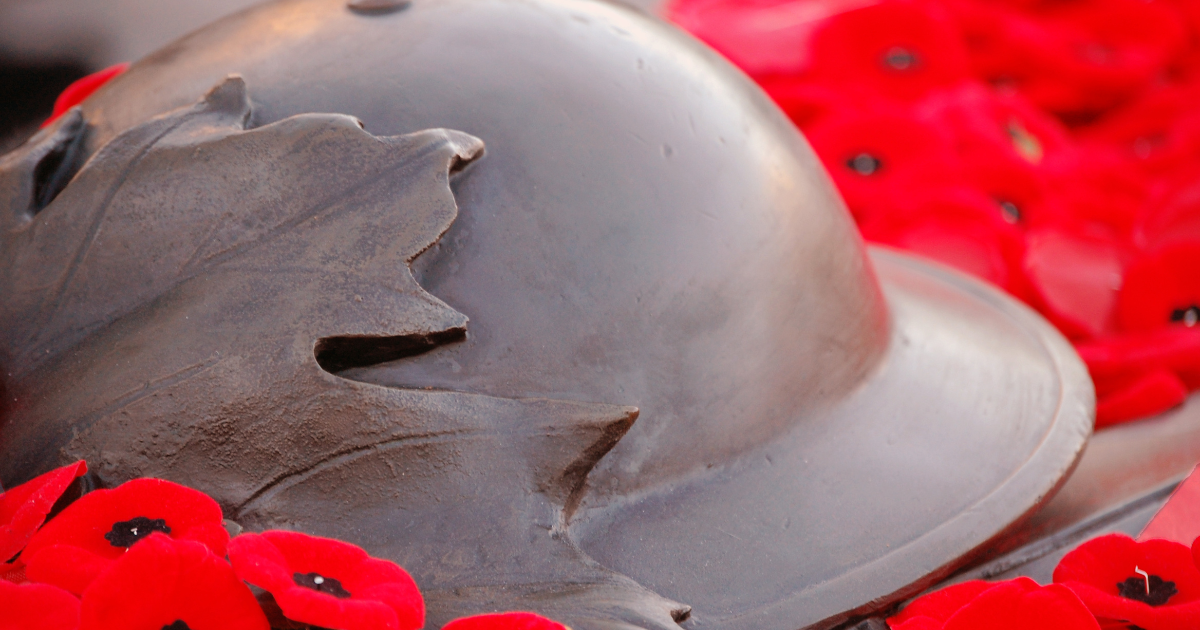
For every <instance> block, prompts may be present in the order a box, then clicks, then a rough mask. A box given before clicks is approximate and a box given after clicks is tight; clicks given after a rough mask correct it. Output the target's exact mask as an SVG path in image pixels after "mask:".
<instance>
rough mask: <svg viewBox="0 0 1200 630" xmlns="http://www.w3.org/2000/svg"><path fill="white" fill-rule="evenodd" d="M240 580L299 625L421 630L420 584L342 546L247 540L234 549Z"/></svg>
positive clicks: (276, 534)
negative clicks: (263, 592) (272, 599)
mask: <svg viewBox="0 0 1200 630" xmlns="http://www.w3.org/2000/svg"><path fill="white" fill-rule="evenodd" d="M229 559H230V561H231V562H232V563H233V568H234V570H235V571H237V574H238V577H239V578H241V579H243V580H245V581H247V582H249V583H251V584H254V585H255V586H259V587H261V588H264V589H266V590H267V591H270V593H271V595H273V596H274V597H275V601H276V602H277V603H278V604H279V607H280V609H282V610H283V614H284V615H286V616H287V617H288V618H289V619H292V620H293V621H298V622H300V623H307V624H312V625H317V626H323V627H331V628H332V627H336V628H342V629H343V630H383V629H387V630H416V629H417V628H420V627H421V626H423V625H424V624H425V603H424V601H423V600H422V599H421V593H420V591H418V590H417V584H416V582H414V581H413V579H412V577H410V576H409V575H408V573H407V572H405V571H404V569H402V568H400V567H399V566H398V565H396V564H395V563H393V562H388V561H387V560H380V559H378V558H372V557H370V556H368V555H367V552H366V551H363V550H362V549H361V548H359V547H355V546H354V545H351V544H348V543H344V542H342V541H340V540H331V539H329V538H319V537H316V536H308V535H305V534H299V533H295V532H284V531H267V532H263V533H262V534H242V535H241V536H238V537H237V538H234V539H233V540H232V541H230V543H229Z"/></svg>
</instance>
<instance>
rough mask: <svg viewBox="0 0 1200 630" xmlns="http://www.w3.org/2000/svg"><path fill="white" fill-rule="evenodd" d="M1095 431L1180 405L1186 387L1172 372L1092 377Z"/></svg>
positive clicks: (1186, 393)
mask: <svg viewBox="0 0 1200 630" xmlns="http://www.w3.org/2000/svg"><path fill="white" fill-rule="evenodd" d="M1092 380H1093V382H1094V383H1095V384H1096V428H1097V429H1103V428H1104V427H1107V426H1111V425H1114V424H1118V423H1121V422H1128V421H1130V420H1137V419H1139V418H1146V417H1149V416H1152V415H1156V414H1159V413H1162V412H1164V411H1168V410H1170V409H1173V408H1175V407H1177V406H1179V405H1182V404H1183V402H1184V400H1186V399H1187V395H1188V387H1187V385H1186V384H1185V383H1184V382H1183V380H1182V379H1181V378H1180V377H1179V375H1177V374H1176V373H1175V372H1172V371H1171V370H1168V369H1156V370H1150V371H1147V372H1135V373H1132V374H1131V375H1121V376H1117V377H1105V376H1099V375H1096V376H1093V377H1092Z"/></svg>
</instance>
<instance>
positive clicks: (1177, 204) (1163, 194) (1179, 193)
mask: <svg viewBox="0 0 1200 630" xmlns="http://www.w3.org/2000/svg"><path fill="white" fill-rule="evenodd" d="M1197 149H1200V145H1198V146H1197ZM1188 152H1189V153H1192V154H1200V151H1197V150H1192V149H1191V148H1189V149H1188ZM1133 237H1134V239H1135V242H1137V243H1138V244H1139V245H1141V246H1142V247H1145V248H1147V249H1157V248H1159V247H1162V246H1165V245H1168V244H1170V243H1172V242H1186V241H1192V242H1200V163H1198V162H1197V161H1196V160H1192V159H1189V160H1187V161H1185V162H1181V163H1179V164H1177V165H1175V166H1174V167H1173V168H1172V170H1171V172H1169V173H1166V174H1163V175H1162V176H1160V177H1158V178H1156V179H1155V181H1154V186H1153V189H1152V191H1151V194H1150V195H1148V199H1147V200H1146V203H1145V206H1144V207H1143V208H1142V211H1141V212H1140V214H1139V216H1138V219H1137V223H1136V227H1135V229H1134V233H1133Z"/></svg>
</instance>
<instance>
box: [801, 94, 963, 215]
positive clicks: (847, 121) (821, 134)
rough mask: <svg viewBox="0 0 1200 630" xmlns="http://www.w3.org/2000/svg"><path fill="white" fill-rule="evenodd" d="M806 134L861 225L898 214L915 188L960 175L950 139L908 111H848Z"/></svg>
mask: <svg viewBox="0 0 1200 630" xmlns="http://www.w3.org/2000/svg"><path fill="white" fill-rule="evenodd" d="M806 135H807V137H808V140H809V142H810V143H811V144H812V146H813V149H814V150H815V151H816V152H817V155H818V156H819V157H820V158H821V161H822V162H824V164H825V168H826V169H828V171H829V174H830V176H831V177H832V178H833V181H834V183H835V184H836V185H837V187H838V191H840V192H841V193H842V197H843V198H844V199H845V200H846V205H847V206H849V208H850V211H851V212H852V213H853V214H854V216H855V218H857V219H858V220H859V221H860V222H861V221H865V220H869V219H871V218H873V217H876V216H877V215H881V214H891V213H893V212H895V203H896V201H897V199H902V198H904V196H905V195H906V194H907V192H908V191H909V190H910V189H913V188H918V187H924V186H938V185H947V184H949V183H951V182H953V181H955V180H957V179H959V176H960V171H959V164H958V160H957V159H956V157H955V155H954V151H953V144H952V138H951V136H950V135H949V134H948V133H947V132H946V131H945V130H944V129H942V128H939V127H937V126H935V125H930V124H928V123H924V122H921V121H919V120H917V119H916V118H914V117H913V116H912V115H910V114H906V113H905V112H903V111H886V110H875V111H872V112H865V111H855V110H849V111H844V112H842V113H839V114H837V115H831V116H829V117H827V118H825V119H823V120H821V121H820V122H818V123H817V124H815V125H813V126H812V127H811V128H810V129H807V130H806Z"/></svg>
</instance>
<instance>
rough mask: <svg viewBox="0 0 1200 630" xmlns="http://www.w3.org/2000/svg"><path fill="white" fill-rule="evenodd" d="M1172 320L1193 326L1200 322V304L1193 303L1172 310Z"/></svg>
mask: <svg viewBox="0 0 1200 630" xmlns="http://www.w3.org/2000/svg"><path fill="white" fill-rule="evenodd" d="M1171 321H1172V322H1178V323H1180V324H1183V325H1184V326H1187V327H1188V328H1191V327H1193V326H1195V325H1196V324H1197V323H1200V306H1196V305H1195V304H1192V305H1191V306H1189V307H1187V308H1177V309H1175V310H1173V311H1171Z"/></svg>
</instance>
